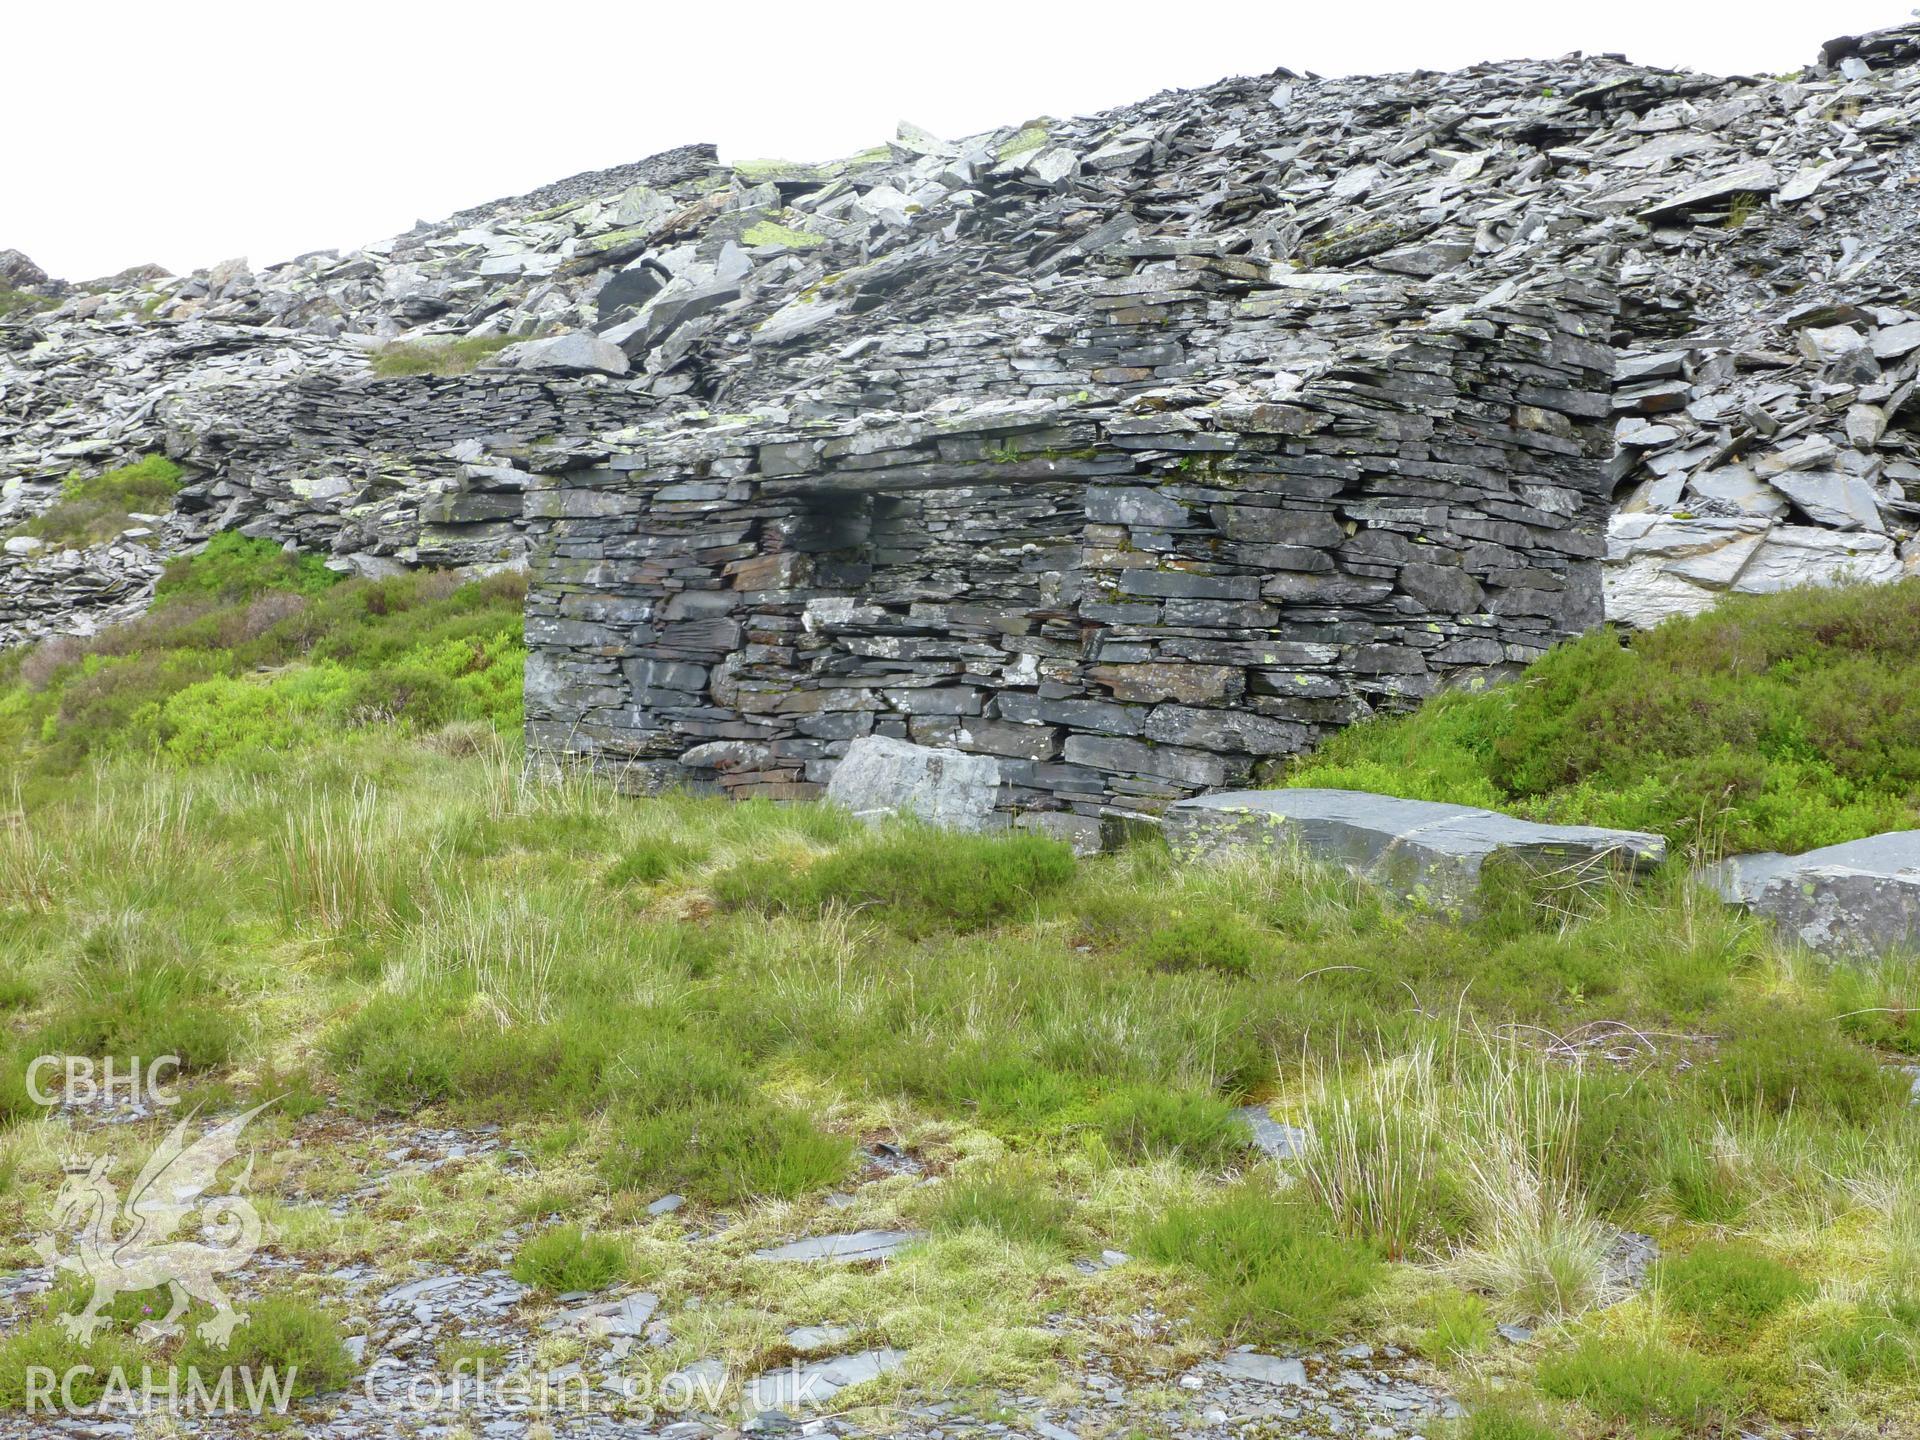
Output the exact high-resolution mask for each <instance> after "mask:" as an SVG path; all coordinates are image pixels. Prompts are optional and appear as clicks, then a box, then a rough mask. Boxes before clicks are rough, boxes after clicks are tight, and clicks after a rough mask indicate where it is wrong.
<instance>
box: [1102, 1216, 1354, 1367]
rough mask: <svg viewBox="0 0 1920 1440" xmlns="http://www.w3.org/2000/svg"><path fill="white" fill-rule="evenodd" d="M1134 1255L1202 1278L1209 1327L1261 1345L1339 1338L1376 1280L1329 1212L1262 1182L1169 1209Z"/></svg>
mask: <svg viewBox="0 0 1920 1440" xmlns="http://www.w3.org/2000/svg"><path fill="white" fill-rule="evenodd" d="M1136 1246H1137V1250H1138V1253H1139V1254H1140V1255H1141V1256H1142V1257H1144V1258H1145V1259H1148V1260H1152V1261H1155V1262H1157V1263H1159V1264H1163V1265H1171V1266H1177V1267H1180V1268H1182V1269H1185V1270H1188V1271H1191V1272H1193V1273H1194V1274H1196V1275H1197V1276H1199V1277H1202V1279H1203V1280H1204V1281H1205V1282H1206V1288H1205V1298H1204V1301H1203V1304H1202V1314H1203V1316H1204V1318H1205V1319H1206V1320H1207V1322H1208V1324H1210V1325H1211V1326H1212V1327H1213V1328H1214V1329H1215V1330H1216V1331H1217V1332H1218V1333H1220V1334H1222V1335H1227V1336H1232V1337H1234V1338H1236V1339H1240V1340H1245V1341H1251V1342H1253V1343H1255V1344H1279V1343H1285V1342H1290V1341H1291V1342H1298V1341H1303V1340H1304V1341H1312V1340H1323V1339H1326V1338H1328V1337H1329V1336H1332V1335H1337V1334H1339V1333H1340V1332H1341V1330H1342V1329H1344V1328H1345V1327H1346V1326H1347V1325H1348V1324H1349V1323H1350V1322H1351V1320H1352V1318H1353V1314H1354V1311H1355V1307H1356V1306H1357V1304H1358V1302H1359V1301H1360V1300H1361V1299H1362V1298H1363V1297H1365V1295H1366V1294H1367V1292H1368V1291H1369V1290H1370V1289H1371V1288H1372V1287H1373V1285H1374V1284H1375V1283H1376V1282H1377V1280H1378V1277H1379V1263H1380V1262H1379V1261H1378V1260H1377V1259H1376V1258H1375V1256H1374V1254H1373V1252H1372V1251H1371V1250H1369V1249H1368V1248H1367V1247H1366V1246H1364V1245H1361V1244H1359V1243H1357V1242H1355V1241H1351V1240H1347V1239H1344V1238H1342V1237H1341V1236H1340V1235H1338V1234H1337V1233H1336V1232H1335V1231H1334V1229H1333V1227H1332V1225H1331V1224H1329V1223H1328V1219H1327V1217H1326V1215H1325V1214H1324V1212H1322V1211H1320V1210H1319V1209H1317V1208H1316V1207H1314V1206H1311V1205H1306V1204H1301V1203H1299V1202H1297V1201H1294V1200H1291V1199H1288V1198H1284V1197H1280V1196H1276V1195H1274V1194H1273V1193H1272V1192H1271V1191H1269V1190H1268V1189H1266V1188H1265V1187H1263V1186H1261V1185H1260V1184H1258V1183H1257V1182H1253V1183H1246V1184H1242V1185H1240V1186H1237V1187H1235V1188H1234V1189H1231V1190H1228V1191H1226V1192H1224V1193H1223V1194H1222V1195H1221V1196H1220V1198H1219V1199H1217V1200H1214V1201H1212V1202H1210V1203H1207V1204H1203V1205H1194V1206H1186V1205H1180V1206H1174V1207H1172V1208H1170V1209H1168V1210H1167V1212H1166V1213H1165V1214H1163V1215H1161V1216H1160V1217H1158V1218H1157V1219H1155V1220H1153V1221H1151V1222H1150V1223H1148V1224H1147V1225H1145V1226H1144V1227H1143V1228H1142V1229H1141V1231H1140V1234H1139V1236H1138V1237H1137V1241H1136Z"/></svg>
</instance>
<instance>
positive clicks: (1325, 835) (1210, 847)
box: [1166, 790, 1667, 912]
mask: <svg viewBox="0 0 1920 1440" xmlns="http://www.w3.org/2000/svg"><path fill="white" fill-rule="evenodd" d="M1166 835H1167V840H1168V843H1170V844H1171V845H1172V846H1173V847H1174V849H1175V850H1176V851H1178V852H1181V853H1183V854H1189V855H1196V856H1203V857H1204V856H1213V855H1219V854H1233V853H1245V852H1249V851H1254V852H1257V851H1261V850H1272V849H1276V848H1282V847H1287V846H1297V847H1299V848H1300V849H1301V850H1303V851H1305V852H1306V853H1307V854H1308V855H1310V856H1312V857H1313V858H1314V859H1316V860H1320V861H1323V862H1325V863H1328V864H1333V865H1340V866H1343V867H1344V868H1346V869H1347V870H1350V871H1352V872H1353V873H1354V874H1356V875H1360V876H1362V877H1364V878H1365V879H1367V880H1369V881H1371V882H1373V883H1374V884H1377V885H1380V886H1382V887H1383V888H1385V889H1387V890H1390V891H1392V892H1393V893H1394V894H1395V895H1399V896H1402V897H1403V898H1407V899H1412V900H1418V901H1420V902H1422V903H1424V904H1429V905H1433V906H1436V907H1438V908H1441V909H1447V910H1458V911H1463V912H1464V911H1469V910H1471V909H1472V908H1473V906H1474V903H1475V900H1476V897H1477V895H1478V892H1479V888H1480V874H1481V869H1482V867H1483V866H1485V865H1486V863H1487V862H1488V861H1489V860H1493V859H1495V858H1496V857H1500V858H1502V859H1508V860H1513V861H1516V862H1519V863H1522V864H1525V865H1527V866H1529V867H1530V868H1533V869H1536V870H1559V869H1566V868H1571V867H1577V866H1587V865H1614V866H1618V867H1621V868H1624V869H1642V868H1646V867H1648V866H1652V865H1657V864H1659V863H1660V861H1661V860H1663V859H1664V858H1665V857H1666V853H1667V842H1666V841H1665V840H1664V839H1662V838H1661V837H1660V836H1658V835H1648V834H1644V833H1642V832H1641V831H1638V830H1603V829H1599V828H1597V827H1595V826H1591V825H1542V824H1538V823H1536V822H1534V821H1532V820H1520V819H1517V818H1515V817H1514V816H1512V815H1502V814H1501V813H1500V812H1499V811H1497V810H1479V809H1475V808H1473V807H1472V806H1468V805H1441V804H1436V803H1434V802H1433V801H1430V800H1400V799H1397V798H1395V797H1393V796H1390V795H1371V794H1368V793H1366V792H1365V791H1360V790H1228V791H1221V792H1219V793H1217V794H1213V795H1199V796H1196V797H1194V798H1193V799H1191V800H1182V801H1180V802H1179V803H1178V804H1177V805H1174V806H1172V807H1171V808H1170V809H1169V810H1168V811H1167V814H1166Z"/></svg>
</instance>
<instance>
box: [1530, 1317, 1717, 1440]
mask: <svg viewBox="0 0 1920 1440" xmlns="http://www.w3.org/2000/svg"><path fill="white" fill-rule="evenodd" d="M1539 1386H1540V1389H1541V1390H1542V1391H1543V1392H1545V1393H1546V1394H1548V1395H1551V1396H1553V1397H1554V1398H1556V1399H1560V1400H1575V1401H1578V1402H1579V1403H1580V1404H1582V1405H1584V1406H1585V1407H1586V1408H1587V1409H1588V1410H1591V1411H1592V1412H1593V1413H1594V1414H1596V1415H1598V1416H1600V1417H1601V1418H1602V1419H1605V1420H1614V1421H1626V1422H1628V1423H1630V1424H1633V1425H1638V1426H1654V1425H1669V1426H1676V1427H1678V1429H1679V1431H1680V1433H1684V1434H1688V1435H1699V1434H1717V1433H1719V1427H1720V1425H1721V1424H1722V1423H1723V1422H1725V1421H1727V1420H1731V1419H1734V1418H1737V1417H1738V1416H1739V1415H1740V1414H1741V1413H1743V1409H1744V1403H1743V1401H1742V1400H1741V1398H1740V1396H1739V1394H1738V1393H1737V1391H1736V1390H1734V1389H1733V1388H1732V1387H1730V1386H1729V1384H1728V1383H1727V1381H1726V1380H1725V1379H1724V1378H1723V1377H1722V1376H1720V1375H1719V1374H1717V1373H1716V1372H1715V1369H1714V1367H1713V1365H1712V1363H1711V1362H1710V1361H1708V1360H1706V1359H1704V1358H1702V1357H1701V1356H1698V1355H1695V1354H1692V1353H1690V1352H1688V1351H1686V1350H1683V1349H1680V1348H1679V1347H1677V1346H1674V1345H1671V1344H1669V1343H1667V1342H1666V1341H1663V1340H1659V1339H1652V1338H1647V1337H1622V1336H1615V1335H1604V1336H1603V1335H1599V1334H1590V1335H1587V1336H1584V1337H1582V1338H1581V1339H1580V1341H1579V1342H1578V1343H1577V1344H1576V1345H1574V1347H1573V1348H1572V1349H1570V1350H1564V1351H1561V1352H1559V1353H1556V1354H1553V1355H1550V1356H1548V1357H1547V1358H1546V1359H1545V1360H1544V1361H1542V1362H1541V1365H1540V1372H1539ZM1669 1433H1671V1432H1669Z"/></svg>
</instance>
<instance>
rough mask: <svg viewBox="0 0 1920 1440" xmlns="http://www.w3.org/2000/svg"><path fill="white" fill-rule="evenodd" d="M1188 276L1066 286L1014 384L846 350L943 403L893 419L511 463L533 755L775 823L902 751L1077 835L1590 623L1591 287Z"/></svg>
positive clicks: (860, 418) (1601, 429)
mask: <svg viewBox="0 0 1920 1440" xmlns="http://www.w3.org/2000/svg"><path fill="white" fill-rule="evenodd" d="M1184 258H1187V259H1189V260H1191V261H1193V262H1194V263H1191V264H1188V265H1183V266H1177V267H1173V268H1167V267H1165V266H1161V267H1154V268H1150V269H1149V270H1147V271H1146V272H1144V273H1139V272H1136V271H1135V269H1134V268H1133V267H1134V264H1135V262H1137V260H1138V259H1139V257H1137V256H1116V257H1113V263H1111V264H1109V265H1107V266H1106V267H1104V269H1103V267H1101V266H1097V265H1096V266H1094V267H1091V270H1090V273H1089V274H1088V275H1087V276H1086V277H1085V278H1084V279H1083V280H1081V281H1079V282H1077V283H1076V285H1075V286H1074V287H1071V288H1070V290H1069V291H1068V292H1066V293H1058V292H1056V294H1055V295H1054V297H1053V299H1054V303H1055V306H1056V309H1057V311H1058V313H1059V324H1060V328H1061V332H1062V333H1061V334H1060V335H1058V336H1057V337H1056V342H1055V343H1054V344H1053V345H1052V346H1051V347H1049V348H1048V350H1047V352H1046V355H1045V356H1044V358H1042V359H1040V360H1039V361H1038V363H1036V364H1035V365H1033V366H1032V367H1029V368H1027V369H1025V370H1024V371H1023V370H1022V369H1021V368H1020V367H1019V366H1018V365H1017V364H1016V357H1014V356H1010V355H1009V353H1008V351H1007V350H1005V349H1000V350H998V351H995V350H994V349H992V348H991V347H990V346H984V345H981V344H979V343H977V341H978V339H979V335H980V330H981V325H974V324H969V323H968V321H967V320H966V319H965V318H964V317H963V318H959V319H956V320H955V321H954V322H953V323H952V325H950V326H949V327H945V328H941V327H934V328H932V329H929V328H927V327H915V329H914V331H913V332H912V333H909V331H907V330H906V329H904V328H903V329H901V330H899V331H896V332H895V333H892V334H889V335H885V336H880V337H876V338H875V339H874V341H873V342H872V348H873V349H875V350H879V351H885V350H887V349H888V348H889V346H891V347H893V348H894V349H895V350H896V351H899V350H901V349H903V348H906V347H904V346H903V342H908V341H911V342H912V346H913V348H916V349H917V351H918V354H917V355H916V356H911V357H906V358H917V359H920V360H922V361H924V362H925V363H926V364H927V365H928V367H929V369H930V370H932V371H933V372H934V373H935V374H936V375H937V377H938V378H937V379H931V378H930V379H927V380H925V381H920V380H918V379H917V378H914V372H912V371H911V370H907V369H902V370H901V371H900V372H898V373H897V374H896V376H895V377H894V378H893V379H892V381H891V382H890V383H892V384H894V385H895V386H896V387H897V389H898V392H899V393H901V394H903V395H906V394H913V395H915V396H916V398H918V397H921V396H925V397H931V396H933V395H935V394H941V395H942V398H941V399H939V400H933V401H931V402H930V403H929V404H928V406H927V408H925V409H922V410H919V411H917V412H914V413H911V414H903V413H900V412H898V411H873V410H867V411H864V412H862V413H859V414H856V415H852V416H848V417H844V418H839V419H827V420H821V421H816V422H811V423H796V422H794V421H793V420H792V419H791V417H789V416H786V415H783V414H781V413H779V412H777V411H775V412H767V413H763V414H760V415H745V416H735V417H708V418H706V419H705V420H704V421H698V422H691V423H685V424H683V425H681V426H680V427H678V428H677V429H674V430H671V431H654V432H651V433H649V434H647V435H646V436H645V438H644V439H640V440H637V441H636V442H635V443H634V444H632V445H630V446H613V445H609V446H602V447H574V448H572V449H569V450H566V451H565V452H563V453H558V454H554V455H550V456H544V457H540V458H538V459H536V460H535V462H534V463H535V468H536V469H537V470H539V471H541V472H543V473H538V474H536V475H535V476H534V477H533V479H532V482H531V484H532V488H531V491H530V493H529V495H528V498H527V508H528V515H529V520H530V524H531V525H532V526H533V527H534V535H533V539H534V545H533V571H534V587H533V592H532V596H531V598H530V601H529V610H528V641H529V645H530V655H529V661H528V695H527V698H528V714H529V721H528V729H529V738H530V742H531V744H532V746H533V748H534V749H535V751H536V752H538V753H544V754H547V755H552V756H559V757H567V758H571V759H576V760H578V759H584V760H586V761H588V762H589V763H591V764H593V765H595V766H596V767H598V768H600V769H603V770H606V771H609V772H612V773H613V774H615V775H616V777H617V778H621V779H623V780H624V781H625V782H627V783H629V784H631V785H633V786H635V787H637V788H649V787H653V786H658V785H663V784H694V785H706V786H713V787H717V788H721V789H724V790H726V791H728V792H731V793H734V794H739V795H767V796H777V797H783V798H797V797H808V796H812V795H815V794H817V793H818V792H819V790H820V788H821V787H822V785H823V784H824V782H825V780H826V779H827V778H828V776H829V775H830V774H831V771H832V768H833V766H834V764H835V763H836V761H837V760H838V758H839V757H840V756H841V755H842V754H844V752H845V750H846V747H847V745H848V744H849V743H850V742H851V741H852V740H854V739H855V738H858V737H860V736H864V735H870V734H877V735H888V736H895V737H899V738H904V739H911V740H914V741H917V742H920V743H923V744H932V745H941V746H949V747H954V748H958V749H960V750H963V751H968V752H972V753H977V754H983V755H990V756H993V757H995V758H996V759H997V761H998V763H999V765H1000V771H1001V775H1002V778H1003V782H1004V788H1003V798H1002V807H1003V809H1004V810H1005V812H1006V813H1007V814H1008V815H1010V816H1012V817H1014V818H1015V820H1016V822H1017V823H1019V824H1022V825H1026V826H1034V827H1039V828H1044V829H1050V830H1056V831H1060V832H1062V833H1066V834H1068V835H1069V836H1070V837H1071V838H1074V839H1076V840H1080V841H1091V840H1093V839H1096V838H1098V835H1099V833H1100V831H1101V829H1102V828H1103V826H1107V825H1110V824H1111V823H1113V822H1115V821H1117V820H1124V819H1125V818H1127V817H1150V816H1153V815H1157V814H1158V813H1159V812H1160V811H1162V810H1163V809H1164V808H1165V807H1166V806H1167V805H1169V804H1171V803H1172V802H1173V801H1175V800H1177V799H1180V798H1182V797H1184V796H1187V795H1191V794H1194V793H1196V792H1197V791H1200V790H1202V789H1206V788H1211V787H1216V786H1220V785H1230V784H1235V783H1239V782H1242V781H1245V780H1247V779H1248V778H1250V777H1251V776H1252V775H1254V774H1255V772H1256V771H1257V770H1258V769H1259V767H1260V766H1261V765H1262V764H1263V762H1266V761H1269V760H1272V759H1274V758H1276V757H1280V756H1285V755H1287V754H1291V753H1293V752H1295V751H1298V750H1300V749H1302V748H1304V747H1306V746H1308V745H1310V744H1311V743H1313V741H1314V740H1315V739H1316V738H1317V737H1318V736H1319V735H1321V734H1322V733H1324V732H1325V731H1326V730H1327V729H1329V728H1331V727H1335V726H1339V725H1343V724H1346V723H1349V722H1350V721H1352V720H1355V719H1358V718H1361V717H1362V716H1365V715H1367V714H1369V713H1372V712H1373V711H1375V710H1377V709H1381V708H1394V707H1398V706H1402V705H1408V704H1411V703H1414V702H1416V701H1417V700H1418V699H1419V698H1421V697H1422V696H1425V695H1427V694H1429V693H1431V692H1432V691H1433V690H1435V689H1436V688H1438V687H1439V686H1441V685H1443V684H1446V683H1449V682H1450V681H1455V680H1462V679H1465V678H1467V677H1470V676H1472V675H1474V674H1477V673H1484V672H1486V671H1489V670H1497V669H1500V668H1502V667H1507V666H1513V665H1518V664H1521V663H1524V662H1526V661H1528V660H1530V659H1532V658H1534V657H1535V656H1537V655H1538V654H1539V653H1540V652H1541V651H1542V650H1544V649H1545V648H1546V647H1547V646H1548V645H1550V644H1552V643H1553V642H1554V641H1556V640H1558V639H1561V638H1563V637H1565V636H1567V635H1570V634H1574V633H1577V632H1579V631H1580V630H1583V629H1585V628H1587V627H1588V626H1590V625H1592V624H1594V623H1597V622H1598V620H1599V619H1600V606H1601V598H1600V580H1599V560H1600V557H1601V555H1602V554H1603V552H1604V539H1603V533H1604V528H1605V523H1606V512H1607V493H1606V492H1607V476H1606V469H1605V460H1606V457H1607V455H1608V454H1609V453H1610V449H1611V433H1610V428H1609V423H1610V422H1609V413H1610V412H1609V393H1608V392H1609V390H1610V385H1611V374H1612V367H1613V354H1612V351H1611V350H1610V349H1609V348H1608V347H1607V345H1606V344H1605V340H1606V337H1607V335H1608V333H1609V331H1610V329H1611V326H1612V324H1613V320H1614V314H1615V308H1616V303H1615V297H1614V292H1613V289H1612V287H1611V285H1610V283H1608V282H1607V280H1606V279H1605V278H1604V277H1602V276H1598V275H1582V274H1579V273H1568V274H1565V275H1563V276H1561V277H1559V278H1556V279H1548V280H1540V281H1537V282H1534V283H1531V284H1521V283H1504V284H1501V285H1497V286H1494V287H1493V288H1492V289H1488V288H1487V287H1486V286H1485V285H1476V286H1474V287H1473V288H1471V289H1461V288H1458V287H1451V286H1448V285H1446V284H1444V283H1440V282H1427V283H1420V282H1412V281H1406V282H1398V281H1396V282H1391V283H1385V282H1383V283H1380V284H1376V285H1370V286H1368V285H1354V284H1349V285H1343V286H1338V287H1326V288H1319V289H1316V288H1312V287H1310V286H1308V287H1303V286H1301V285H1300V284H1299V283H1298V279H1299V277H1297V276H1295V275H1292V274H1290V273H1288V272H1285V271H1282V270H1273V269H1269V268H1268V267H1263V266H1253V265H1249V264H1246V263H1245V262H1240V263H1239V264H1237V265H1235V264H1227V263H1220V261H1219V260H1218V259H1217V257H1206V256H1192V257H1184ZM1209 260H1211V261H1212V263H1211V264H1209V263H1205V262H1208V261H1209ZM1122 262H1124V263H1122ZM982 323H983V324H989V323H990V322H982ZM1280 361H1284V362H1285V363H1286V364H1288V365H1291V366H1292V367H1293V368H1291V369H1287V368H1283V367H1281V366H1280V365H1279V364H1278V362H1280ZM1009 372H1011V373H1012V374H1013V375H1015V376H1021V375H1024V376H1025V383H1024V384H1021V383H1019V382H1018V381H1014V380H1009V379H1008V374H1009ZM921 373H923V374H924V373H926V372H921ZM957 385H959V386H968V387H971V389H972V392H973V393H972V394H971V396H968V395H967V394H966V391H965V389H963V390H962V391H961V393H959V394H956V393H955V389H954V387H955V386H957ZM1008 385H1013V386H1014V387H1015V393H1014V394H1013V395H1012V396H1008V395H1006V394H1005V393H1004V391H1005V388H1006V387H1007V386H1008ZM1022 392H1024V393H1022ZM989 397H991V398H989Z"/></svg>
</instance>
